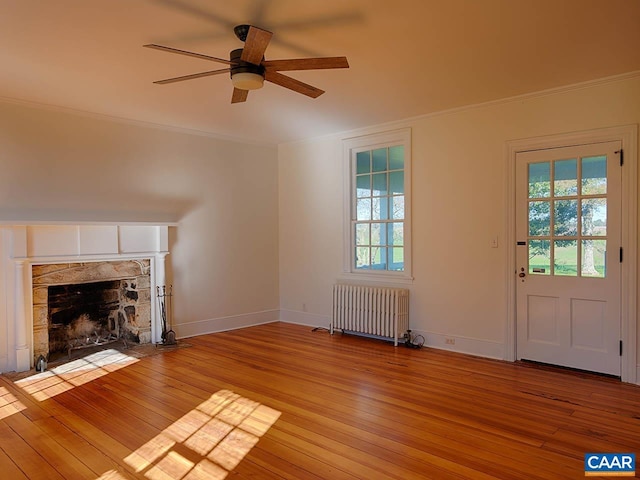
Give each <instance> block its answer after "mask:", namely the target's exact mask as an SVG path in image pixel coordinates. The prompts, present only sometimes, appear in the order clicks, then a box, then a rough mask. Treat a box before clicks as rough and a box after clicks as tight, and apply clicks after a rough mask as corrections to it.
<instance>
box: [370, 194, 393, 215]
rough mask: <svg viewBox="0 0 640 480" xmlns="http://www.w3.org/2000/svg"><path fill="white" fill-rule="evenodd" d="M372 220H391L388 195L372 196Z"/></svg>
mask: <svg viewBox="0 0 640 480" xmlns="http://www.w3.org/2000/svg"><path fill="white" fill-rule="evenodd" d="M372 205H373V210H372V220H389V203H388V202H387V197H374V198H372Z"/></svg>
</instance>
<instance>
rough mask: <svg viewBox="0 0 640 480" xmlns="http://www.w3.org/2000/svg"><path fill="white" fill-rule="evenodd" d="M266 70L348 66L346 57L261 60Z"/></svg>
mask: <svg viewBox="0 0 640 480" xmlns="http://www.w3.org/2000/svg"><path fill="white" fill-rule="evenodd" d="M262 65H264V68H266V70H267V72H284V71H287V70H289V71H290V70H321V69H324V68H349V62H347V57H326V58H291V59H288V60H265V61H264V62H262Z"/></svg>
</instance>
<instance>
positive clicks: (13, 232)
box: [0, 224, 169, 373]
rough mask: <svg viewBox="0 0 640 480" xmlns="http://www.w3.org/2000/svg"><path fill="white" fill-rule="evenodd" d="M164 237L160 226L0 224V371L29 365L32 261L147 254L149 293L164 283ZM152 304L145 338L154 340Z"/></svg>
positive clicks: (156, 333)
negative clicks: (149, 268)
mask: <svg viewBox="0 0 640 480" xmlns="http://www.w3.org/2000/svg"><path fill="white" fill-rule="evenodd" d="M168 237H169V235H168V226H166V225H86V224H83V225H67V224H65V225H18V226H16V225H14V226H0V373H1V372H5V371H18V372H20V371H26V370H29V369H30V368H31V367H32V363H33V308H32V294H31V292H32V282H31V266H32V265H41V264H51V263H67V262H92V261H116V260H127V259H143V258H149V259H150V260H151V262H150V264H151V265H150V266H151V272H150V274H151V291H152V292H153V291H155V289H156V286H157V285H165V283H166V282H165V257H166V255H167V254H168V253H169V247H168V243H169V238H168ZM155 303H156V302H152V304H151V338H152V341H153V342H159V341H160V340H161V335H162V330H161V327H160V321H159V315H158V314H157V312H156V307H157V306H156V304H155Z"/></svg>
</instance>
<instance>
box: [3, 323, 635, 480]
mask: <svg viewBox="0 0 640 480" xmlns="http://www.w3.org/2000/svg"><path fill="white" fill-rule="evenodd" d="M184 342H185V343H188V344H190V345H191V346H190V347H189V348H180V349H177V350H174V351H165V352H163V353H159V354H157V355H152V356H147V357H144V358H140V359H138V358H130V357H128V356H126V354H125V355H122V354H118V353H111V354H110V353H108V352H107V353H101V354H93V355H91V356H90V357H87V358H86V359H85V360H82V361H81V360H77V361H75V362H72V363H70V364H68V365H67V367H66V370H67V371H64V368H63V367H60V368H58V369H56V370H55V372H54V371H52V370H49V371H47V372H45V373H44V374H37V375H34V376H31V377H27V378H23V379H20V380H18V379H16V378H10V377H9V376H6V375H4V376H0V472H1V473H0V475H1V476H2V478H7V479H11V480H13V479H23V478H31V479H45V478H46V479H60V478H68V479H98V478H99V479H132V478H150V479H174V480H175V479H192V478H202V479H205V478H206V479H222V478H229V479H239V480H240V479H248V478H251V479H271V478H278V479H280V478H285V479H315V480H317V479H331V480H334V479H374V480H375V479H386V478H393V479H418V478H429V479H438V480H439V479H450V478H451V479H453V478H455V479H460V478H470V479H491V478H498V479H508V480H510V479H527V480H529V479H561V478H573V479H577V478H583V477H584V454H585V453H587V452H635V453H636V454H640V387H638V386H634V385H628V384H622V383H620V382H619V381H617V380H613V379H609V378H603V377H598V376H595V375H589V374H578V373H575V372H568V371H561V370H553V369H543V368H536V367H534V366H530V365H523V364H512V363H506V362H499V361H492V360H486V359H480V358H475V357H470V356H465V355H460V354H454V353H450V352H444V351H438V350H432V349H428V348H424V349H420V350H414V349H407V348H404V347H397V348H394V347H393V346H391V345H390V344H388V343H384V342H378V341H375V340H368V339H361V338H357V337H350V336H342V335H340V334H337V335H334V336H330V335H329V334H328V333H327V332H326V331H322V330H321V331H316V332H312V331H311V329H310V328H308V327H302V326H296V325H289V324H284V323H273V324H268V325H262V326H258V327H252V328H247V329H243V330H236V331H233V332H225V333H218V334H212V335H206V336H202V337H197V338H190V339H186V340H185V341H184ZM125 353H126V352H125Z"/></svg>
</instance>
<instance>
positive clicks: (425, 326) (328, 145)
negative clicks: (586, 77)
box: [279, 76, 640, 358]
mask: <svg viewBox="0 0 640 480" xmlns="http://www.w3.org/2000/svg"><path fill="white" fill-rule="evenodd" d="M638 123H640V76H636V77H635V78H630V79H626V80H618V81H616V82H611V83H603V84H599V85H591V86H589V87H584V88H576V89H571V90H565V91H563V92H556V93H555V94H547V95H538V96H530V97H527V98H521V99H516V100H513V101H508V102H502V103H495V104H491V105H485V106H479V107H474V108H468V109H464V110H460V111H457V112H450V113H446V114H441V115H434V116H425V117H422V118H419V119H414V120H410V121H406V122H401V123H398V124H395V125H391V126H383V127H371V128H370V129H367V130H366V131H362V132H347V133H344V134H343V135H336V136H332V137H327V138H322V139H314V140H308V141H304V142H298V143H291V144H286V145H281V146H280V147H279V164H280V173H279V175H280V188H279V192H280V193H279V194H280V306H281V309H282V310H281V315H282V316H283V318H286V319H288V320H290V321H294V322H300V323H308V324H314V323H315V324H324V325H328V324H329V321H330V320H329V319H330V311H331V285H332V284H333V283H334V282H335V281H336V280H337V279H339V278H340V274H341V271H342V242H343V223H342V222H343V219H342V209H343V205H342V185H343V169H342V163H341V162H342V160H341V155H342V153H341V140H342V138H347V137H349V136H354V135H355V134H362V133H370V132H378V131H384V130H390V129H393V128H398V127H404V126H410V127H411V128H412V144H413V164H412V168H413V182H412V188H413V203H412V208H413V232H412V235H413V246H414V248H413V275H414V278H415V280H414V283H413V284H412V285H411V286H410V288H411V327H412V329H413V330H414V331H417V332H419V333H423V334H424V335H425V336H426V337H427V341H428V343H430V344H432V345H434V346H438V347H444V337H445V336H452V337H455V338H456V345H455V347H454V348H455V349H457V350H461V351H467V352H471V353H476V354H480V355H488V356H494V357H497V358H505V355H506V353H505V333H506V321H507V317H508V314H507V283H508V282H507V271H506V270H507V263H508V262H507V255H506V249H505V239H506V236H507V232H506V231H505V229H506V228H507V227H506V225H507V212H508V210H507V209H508V206H507V204H506V197H507V195H506V185H507V181H508V178H507V163H506V158H505V155H506V153H505V152H506V143H507V142H508V141H509V140H515V139H524V138H530V137H537V136H542V135H550V134H559V133H567V132H575V131H582V130H589V129H595V128H601V127H611V126H619V125H628V124H638ZM494 236H497V237H498V239H499V248H497V249H496V248H491V247H490V241H491V239H492V237H494ZM305 310H306V311H305ZM320 322H322V323H320ZM638 345H640V342H638ZM638 358H640V355H639V357H638Z"/></svg>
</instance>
